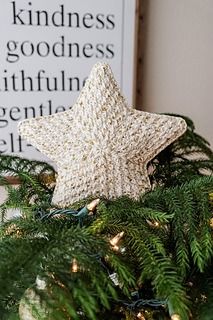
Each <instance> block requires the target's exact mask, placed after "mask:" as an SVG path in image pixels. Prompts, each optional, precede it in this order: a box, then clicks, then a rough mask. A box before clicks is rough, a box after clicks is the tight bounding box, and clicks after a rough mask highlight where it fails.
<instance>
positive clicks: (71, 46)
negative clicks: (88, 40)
mask: <svg viewBox="0 0 213 320" xmlns="http://www.w3.org/2000/svg"><path fill="white" fill-rule="evenodd" d="M68 46H69V55H68V56H69V57H72V58H73V57H74V55H73V50H72V49H73V46H74V47H75V48H76V55H75V58H79V57H80V50H79V43H77V42H76V43H68Z"/></svg>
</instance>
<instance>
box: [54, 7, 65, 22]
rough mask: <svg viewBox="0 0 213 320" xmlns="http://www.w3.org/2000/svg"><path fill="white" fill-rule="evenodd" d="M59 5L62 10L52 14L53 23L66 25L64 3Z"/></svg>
mask: <svg viewBox="0 0 213 320" xmlns="http://www.w3.org/2000/svg"><path fill="white" fill-rule="evenodd" d="M59 7H60V8H61V10H59V11H55V12H54V13H53V15H52V23H53V25H54V26H55V27H64V5H63V4H61V5H60V6H59ZM57 19H58V22H57V21H56V20H57Z"/></svg>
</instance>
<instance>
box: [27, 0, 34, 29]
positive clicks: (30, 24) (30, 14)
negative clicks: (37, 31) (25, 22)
mask: <svg viewBox="0 0 213 320" xmlns="http://www.w3.org/2000/svg"><path fill="white" fill-rule="evenodd" d="M28 4H29V6H31V5H32V3H31V2H28ZM28 13H29V26H32V25H33V21H32V10H28Z"/></svg>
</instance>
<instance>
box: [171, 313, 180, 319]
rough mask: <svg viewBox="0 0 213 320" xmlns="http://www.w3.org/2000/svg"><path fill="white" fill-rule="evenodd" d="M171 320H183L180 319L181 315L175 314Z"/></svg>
mask: <svg viewBox="0 0 213 320" xmlns="http://www.w3.org/2000/svg"><path fill="white" fill-rule="evenodd" d="M171 320H181V319H180V316H179V314H176V313H174V314H172V316H171Z"/></svg>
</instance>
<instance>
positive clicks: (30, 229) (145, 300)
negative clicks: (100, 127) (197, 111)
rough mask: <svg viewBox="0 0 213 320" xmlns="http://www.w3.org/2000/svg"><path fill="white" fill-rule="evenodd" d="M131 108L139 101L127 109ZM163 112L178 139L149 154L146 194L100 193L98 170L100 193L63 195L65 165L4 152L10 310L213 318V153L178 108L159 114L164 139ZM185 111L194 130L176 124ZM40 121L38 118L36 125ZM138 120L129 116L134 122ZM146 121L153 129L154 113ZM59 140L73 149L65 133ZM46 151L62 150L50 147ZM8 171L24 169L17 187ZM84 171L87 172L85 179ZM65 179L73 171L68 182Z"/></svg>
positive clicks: (3, 265)
mask: <svg viewBox="0 0 213 320" xmlns="http://www.w3.org/2000/svg"><path fill="white" fill-rule="evenodd" d="M89 85H90V83H89ZM105 89H106V88H104V90H105ZM90 90H91V86H90ZM115 91H116V90H115ZM100 96H101V95H100ZM116 97H117V98H119V97H120V96H119V94H118V95H116ZM117 98H116V99H117ZM113 99H114V98H113ZM119 99H120V98H119ZM79 101H80V102H81V100H79ZM117 105H119V104H117ZM74 112H75V108H74ZM135 112H136V113H137V112H138V113H139V111H135ZM129 113H131V115H132V114H133V111H128V112H126V114H125V117H123V118H122V119H123V120H124V119H126V117H127V116H128V115H129ZM118 114H119V113H118ZM133 115H134V114H133ZM145 116H146V121H149V118H147V117H148V116H147V115H145ZM59 117H60V116H59ZM62 117H63V115H62ZM150 117H152V116H150ZM115 118H116V117H115ZM115 118H113V120H112V119H111V120H110V121H112V122H113V121H114V119H115ZM133 118H134V116H133ZM46 119H47V118H46ZM51 119H52V118H51ZM73 119H74V118H73ZM134 119H135V118H134ZM147 119H148V120H147ZM161 119H163V120H162V121H163V122H164V121H166V123H167V121H174V123H173V122H172V123H173V126H170V125H169V129H168V128H167V127H166V128H167V130H166V131H169V130H171V132H170V136H172V140H173V141H174V142H173V143H171V141H170V140H169V139H168V137H167V138H165V141H164V147H165V146H167V147H166V148H165V149H164V150H163V151H161V150H162V149H163V148H162V146H161V147H160V150H158V151H161V152H159V153H158V154H157V155H156V156H155V157H154V158H153V159H152V160H149V162H148V172H149V180H150V186H151V189H150V190H149V191H147V190H145V191H144V192H142V193H141V195H140V196H139V197H134V196H133V197H132V196H131V195H132V191H131V190H130V191H129V192H130V195H129V196H128V195H123V196H115V197H113V196H109V198H108V197H106V196H101V197H100V199H95V198H94V195H95V194H96V193H97V194H98V192H97V190H98V189H99V185H98V184H97V185H95V180H94V182H93V183H94V190H95V192H94V190H91V192H90V194H91V196H92V197H87V198H84V196H85V194H86V195H87V191H88V190H87V191H83V196H81V194H79V201H75V202H74V203H73V201H71V200H70V203H69V201H68V196H67V195H68V194H69V193H68V191H69V190H65V191H64V193H63V192H62V193H60V192H59V193H60V194H59V195H60V196H61V197H62V198H60V199H59V197H58V198H57V199H56V197H55V192H58V189H57V188H56V187H55V186H57V185H58V179H59V178H60V175H59V174H58V173H56V171H55V169H54V168H53V167H52V166H50V165H49V164H47V163H44V162H39V161H32V160H27V159H23V158H19V157H13V156H9V155H1V157H0V174H1V183H2V184H3V185H4V186H5V188H6V190H7V192H8V198H7V199H6V200H5V202H4V203H3V204H2V205H1V206H0V209H1V219H2V224H1V228H0V238H1V241H0V256H1V260H0V315H1V319H2V320H4V319H9V320H12V319H21V320H26V319H41V320H42V319H43V320H47V319H51V320H54V319H55V320H59V319H60V320H65V319H66V320H68V319H76V320H77V319H79V320H80V319H82V320H83V319H85V320H86V319H94V320H96V319H98V320H99V319H103V320H104V319H106V320H109V319H110V320H113V319H120V320H121V319H123V320H124V319H126V320H133V319H135V320H139V319H144V320H148V319H150V320H151V319H162V320H166V319H173V320H178V319H179V320H180V319H181V320H187V319H199V320H207V319H208V320H210V319H212V311H213V310H212V309H213V271H212V270H213V265H212V257H213V243H212V242H213V240H212V235H213V234H212V226H213V221H212V207H213V178H212V172H213V153H212V151H211V149H210V147H209V144H208V142H207V141H206V140H205V139H203V138H202V137H201V136H200V135H198V134H197V133H195V128H194V124H193V122H192V121H191V120H190V119H188V118H186V117H180V116H179V115H175V117H174V115H173V116H172V117H171V116H169V115H158V116H156V118H155V121H156V122H154V123H155V124H156V123H157V125H156V128H157V129H158V133H159V136H160V137H161V138H162V139H163V137H164V132H163V131H162V132H161V131H160V130H161V125H160V128H159V125H158V121H161ZM173 119H175V120H173ZM183 119H184V120H185V121H186V123H187V130H186V132H185V133H184V134H183V135H182V136H181V137H179V138H178V139H177V136H176V134H177V133H176V131H175V130H174V126H175V124H178V126H179V124H182V123H185V122H183ZM29 121H30V120H29ZM39 121H40V120H39ZM42 121H43V120H42ZM44 121H46V120H45V119H44ZM48 121H49V120H48ZM60 121H61V120H60ZM74 121H75V120H74ZM95 121H96V122H98V119H95ZM62 122H63V121H61V122H60V123H62ZM147 123H148V122H147ZM27 124H28V123H27ZM48 125H49V124H48ZM54 125H55V123H54ZM56 125H58V123H57V124H56ZM63 125H64V126H65V127H66V126H67V124H66V123H64V122H63ZM33 126H34V123H33V122H32V132H33V130H34V129H33V128H34V127H33ZM113 126H115V125H114V124H113ZM120 126H121V125H120V122H119V128H120ZM133 127H134V126H133V125H132V123H131V125H130V130H131V128H133ZM146 128H147V130H148V132H149V134H151V133H150V124H149V123H148V124H146ZM152 128H153V125H152ZM133 129H134V128H133ZM137 129H138V127H136V130H137ZM45 130H46V129H45ZM45 130H44V131H45ZM66 130H67V129H66ZM79 130H80V129H79ZM134 130H135V129H134ZM184 130H185V129H184ZM41 131H42V129H41ZM56 131H57V130H56ZM116 131H117V132H118V129H117V130H116ZM46 132H47V136H48V132H49V131H47V130H46ZM91 132H93V131H91ZM29 134H30V135H31V132H30V133H29ZM113 134H115V133H113ZM140 134H143V132H138V135H140ZM35 135H37V130H36V129H35ZM134 135H135V133H134ZM62 136H63V135H62ZM153 136H155V133H153ZM85 137H86V138H88V135H85ZM144 137H145V136H143V139H144ZM36 138H37V137H36ZM130 138H131V137H130ZM33 139H34V136H33ZM39 139H40V138H39ZM175 139H176V140H175ZM47 140H48V138H47ZM120 141H121V144H122V139H120ZM135 141H136V140H134V141H133V142H132V143H134V142H135ZM40 142H41V145H42V148H43V147H44V149H45V148H46V147H45V145H44V144H43V141H41V139H40V140H39V143H40ZM136 142H137V141H136ZM136 142H135V143H136ZM79 143H80V142H79ZM169 143H170V144H169ZM125 146H126V145H125ZM47 147H48V148H49V145H48V144H47ZM60 147H61V148H62V149H60V150H65V148H66V141H65V142H64V144H63V145H62V144H60ZM63 148H64V149H63ZM138 148H139V147H138ZM143 148H146V145H144V146H143ZM110 150H112V149H110ZM122 150H123V149H122ZM126 150H127V149H125V151H126ZM48 152H49V153H50V154H51V155H52V156H53V157H54V152H53V150H52V148H49V149H48ZM119 152H120V150H119ZM129 152H132V150H130V151H129ZM152 154H153V155H155V152H154V151H153V152H152ZM65 155H66V150H65V151H64V153H63V154H62V156H63V157H65ZM107 155H108V157H109V154H107ZM139 155H140V153H139ZM66 157H67V156H66ZM137 157H138V154H137ZM141 157H142V158H143V154H142V153H141ZM77 159H78V157H77ZM98 159H100V156H99V158H97V159H96V161H99V160H98ZM60 161H61V159H60ZM82 161H83V160H82ZM137 161H140V160H138V158H137ZM143 161H144V160H143ZM145 162H146V161H145ZM69 164H70V167H72V166H73V164H72V163H69ZM66 165H67V164H66ZM97 170H98V169H97ZM73 172H74V171H73ZM131 172H132V171H131ZM143 173H144V174H145V171H144V172H143ZM94 174H95V173H94ZM8 175H9V176H11V175H12V176H15V177H17V179H19V185H18V187H17V188H14V187H13V186H11V185H10V184H9V183H8V180H7V179H6V178H5V176H8ZM103 175H104V173H103ZM99 176H100V172H99ZM92 178H93V176H90V179H92ZM115 178H116V177H115ZM82 179H83V178H82V177H81V176H80V173H79V181H82V183H83V181H84V180H82ZM56 181H57V182H56ZM76 181H77V180H76ZM66 183H67V181H66V179H65V186H66V188H67V189H69V187H70V186H69V185H68V184H66ZM88 183H89V182H88ZM102 183H103V184H104V181H102ZM114 183H116V182H114ZM139 183H140V182H139ZM146 183H147V181H145V182H143V184H142V185H141V188H142V189H144V187H145V186H146ZM91 185H92V184H91ZM91 185H89V187H90V188H91ZM62 187H63V185H62ZM60 188H61V186H60ZM64 188H65V187H64ZM75 188H76V190H77V191H78V192H79V190H81V185H78V184H77V183H76V185H75ZM55 189H57V190H56V191H55ZM70 190H71V191H70V192H71V195H73V193H72V192H73V189H70ZM100 190H102V189H100ZM100 190H99V191H100ZM124 190H127V189H124ZM103 192H105V189H103ZM116 192H119V191H118V190H117V191H116ZM53 194H54V197H55V198H54V199H55V202H52V197H53ZM63 194H66V198H64V200H63V201H64V203H65V205H62V200H61V199H63ZM109 194H110V193H109ZM74 195H76V193H75V194H74ZM88 195H89V193H88ZM133 195H135V194H133ZM73 197H74V198H75V196H73ZM57 201H58V202H57ZM59 204H60V205H59ZM11 208H13V209H19V210H20V212H21V216H20V217H16V218H13V219H11V220H9V221H7V220H6V218H5V217H6V213H7V210H8V209H11Z"/></svg>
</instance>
